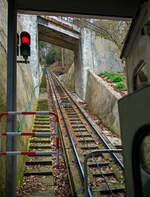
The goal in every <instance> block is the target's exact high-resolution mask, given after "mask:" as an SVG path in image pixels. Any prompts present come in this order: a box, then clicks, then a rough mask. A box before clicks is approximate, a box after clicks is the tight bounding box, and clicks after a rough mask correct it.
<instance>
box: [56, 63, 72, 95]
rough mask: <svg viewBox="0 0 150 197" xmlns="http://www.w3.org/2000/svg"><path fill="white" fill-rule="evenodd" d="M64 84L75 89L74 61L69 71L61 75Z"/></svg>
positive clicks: (70, 88)
mask: <svg viewBox="0 0 150 197" xmlns="http://www.w3.org/2000/svg"><path fill="white" fill-rule="evenodd" d="M59 78H60V80H61V81H62V82H63V83H64V85H65V86H66V87H67V88H68V89H69V90H71V91H73V92H74V90H75V72H74V63H73V64H72V65H71V67H70V69H69V71H68V72H67V73H65V74H64V75H62V76H60V77H59Z"/></svg>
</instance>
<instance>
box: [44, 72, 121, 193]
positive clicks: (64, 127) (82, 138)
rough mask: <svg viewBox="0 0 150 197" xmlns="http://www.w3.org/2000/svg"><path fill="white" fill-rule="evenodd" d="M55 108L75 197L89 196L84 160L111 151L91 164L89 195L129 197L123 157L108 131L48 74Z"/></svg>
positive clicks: (95, 158) (89, 169) (55, 78)
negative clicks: (99, 151) (92, 153)
mask: <svg viewBox="0 0 150 197" xmlns="http://www.w3.org/2000/svg"><path fill="white" fill-rule="evenodd" d="M47 80H48V83H49V85H50V87H51V90H52V94H53V98H54V102H55V107H56V111H57V114H58V116H59V121H60V126H61V133H60V135H61V139H62V144H63V149H64V152H65V159H66V162H67V166H68V173H69V174H70V183H71V188H72V195H73V196H85V190H84V181H85V176H86V174H85V172H84V168H83V166H84V160H85V158H86V157H87V155H89V154H90V153H91V152H93V151H98V150H104V149H107V150H108V152H107V153H99V155H96V156H93V155H92V157H91V158H89V159H88V161H87V171H88V181H87V194H86V196H125V186H124V177H123V169H124V165H123V163H122V155H121V154H120V153H116V152H110V150H112V149H115V151H117V149H116V147H114V146H113V144H112V143H111V141H110V140H109V139H108V138H107V136H106V135H105V134H104V132H103V131H102V130H101V129H100V128H99V127H98V126H97V125H96V124H95V123H94V122H93V121H92V120H91V119H89V118H87V115H85V113H84V111H83V109H81V107H80V106H79V105H78V104H77V103H76V102H75V101H74V100H73V97H72V95H71V94H70V93H69V92H68V91H67V90H66V89H65V88H64V86H63V85H62V83H61V82H59V81H58V79H57V77H56V76H55V75H54V74H53V73H51V72H48V77H47Z"/></svg>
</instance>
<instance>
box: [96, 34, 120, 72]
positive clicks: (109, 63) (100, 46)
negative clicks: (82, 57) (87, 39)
mask: <svg viewBox="0 0 150 197" xmlns="http://www.w3.org/2000/svg"><path fill="white" fill-rule="evenodd" d="M94 44H95V47H94V49H93V56H94V63H93V71H94V72H95V73H101V72H104V71H107V72H122V71H123V67H122V62H121V59H120V57H119V56H120V55H119V49H118V47H117V46H116V45H115V43H113V42H112V41H110V40H106V39H104V38H100V37H96V38H95V43H94Z"/></svg>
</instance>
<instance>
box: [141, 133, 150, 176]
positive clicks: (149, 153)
mask: <svg viewBox="0 0 150 197" xmlns="http://www.w3.org/2000/svg"><path fill="white" fill-rule="evenodd" d="M141 164H142V167H143V169H144V170H145V171H146V172H147V173H149V174H150V136H149V135H148V136H146V137H145V138H144V139H143V142H142V146H141Z"/></svg>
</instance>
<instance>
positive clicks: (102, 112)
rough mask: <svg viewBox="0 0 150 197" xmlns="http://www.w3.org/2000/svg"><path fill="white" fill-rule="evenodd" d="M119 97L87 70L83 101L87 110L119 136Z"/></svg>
mask: <svg viewBox="0 0 150 197" xmlns="http://www.w3.org/2000/svg"><path fill="white" fill-rule="evenodd" d="M120 98H121V96H120V94H119V93H116V92H115V91H114V90H113V89H112V87H111V86H108V85H107V84H106V82H104V81H103V80H102V79H101V78H100V77H98V76H97V75H96V74H94V73H93V72H92V71H90V70H88V81H87V89H86V97H85V101H86V103H87V104H88V108H89V110H90V111H91V112H92V113H94V114H95V115H97V116H98V117H99V118H100V119H101V120H102V122H103V124H104V125H106V127H108V128H110V129H111V130H112V131H114V132H115V133H116V134H117V135H120V125H119V114H118V99H120Z"/></svg>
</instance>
